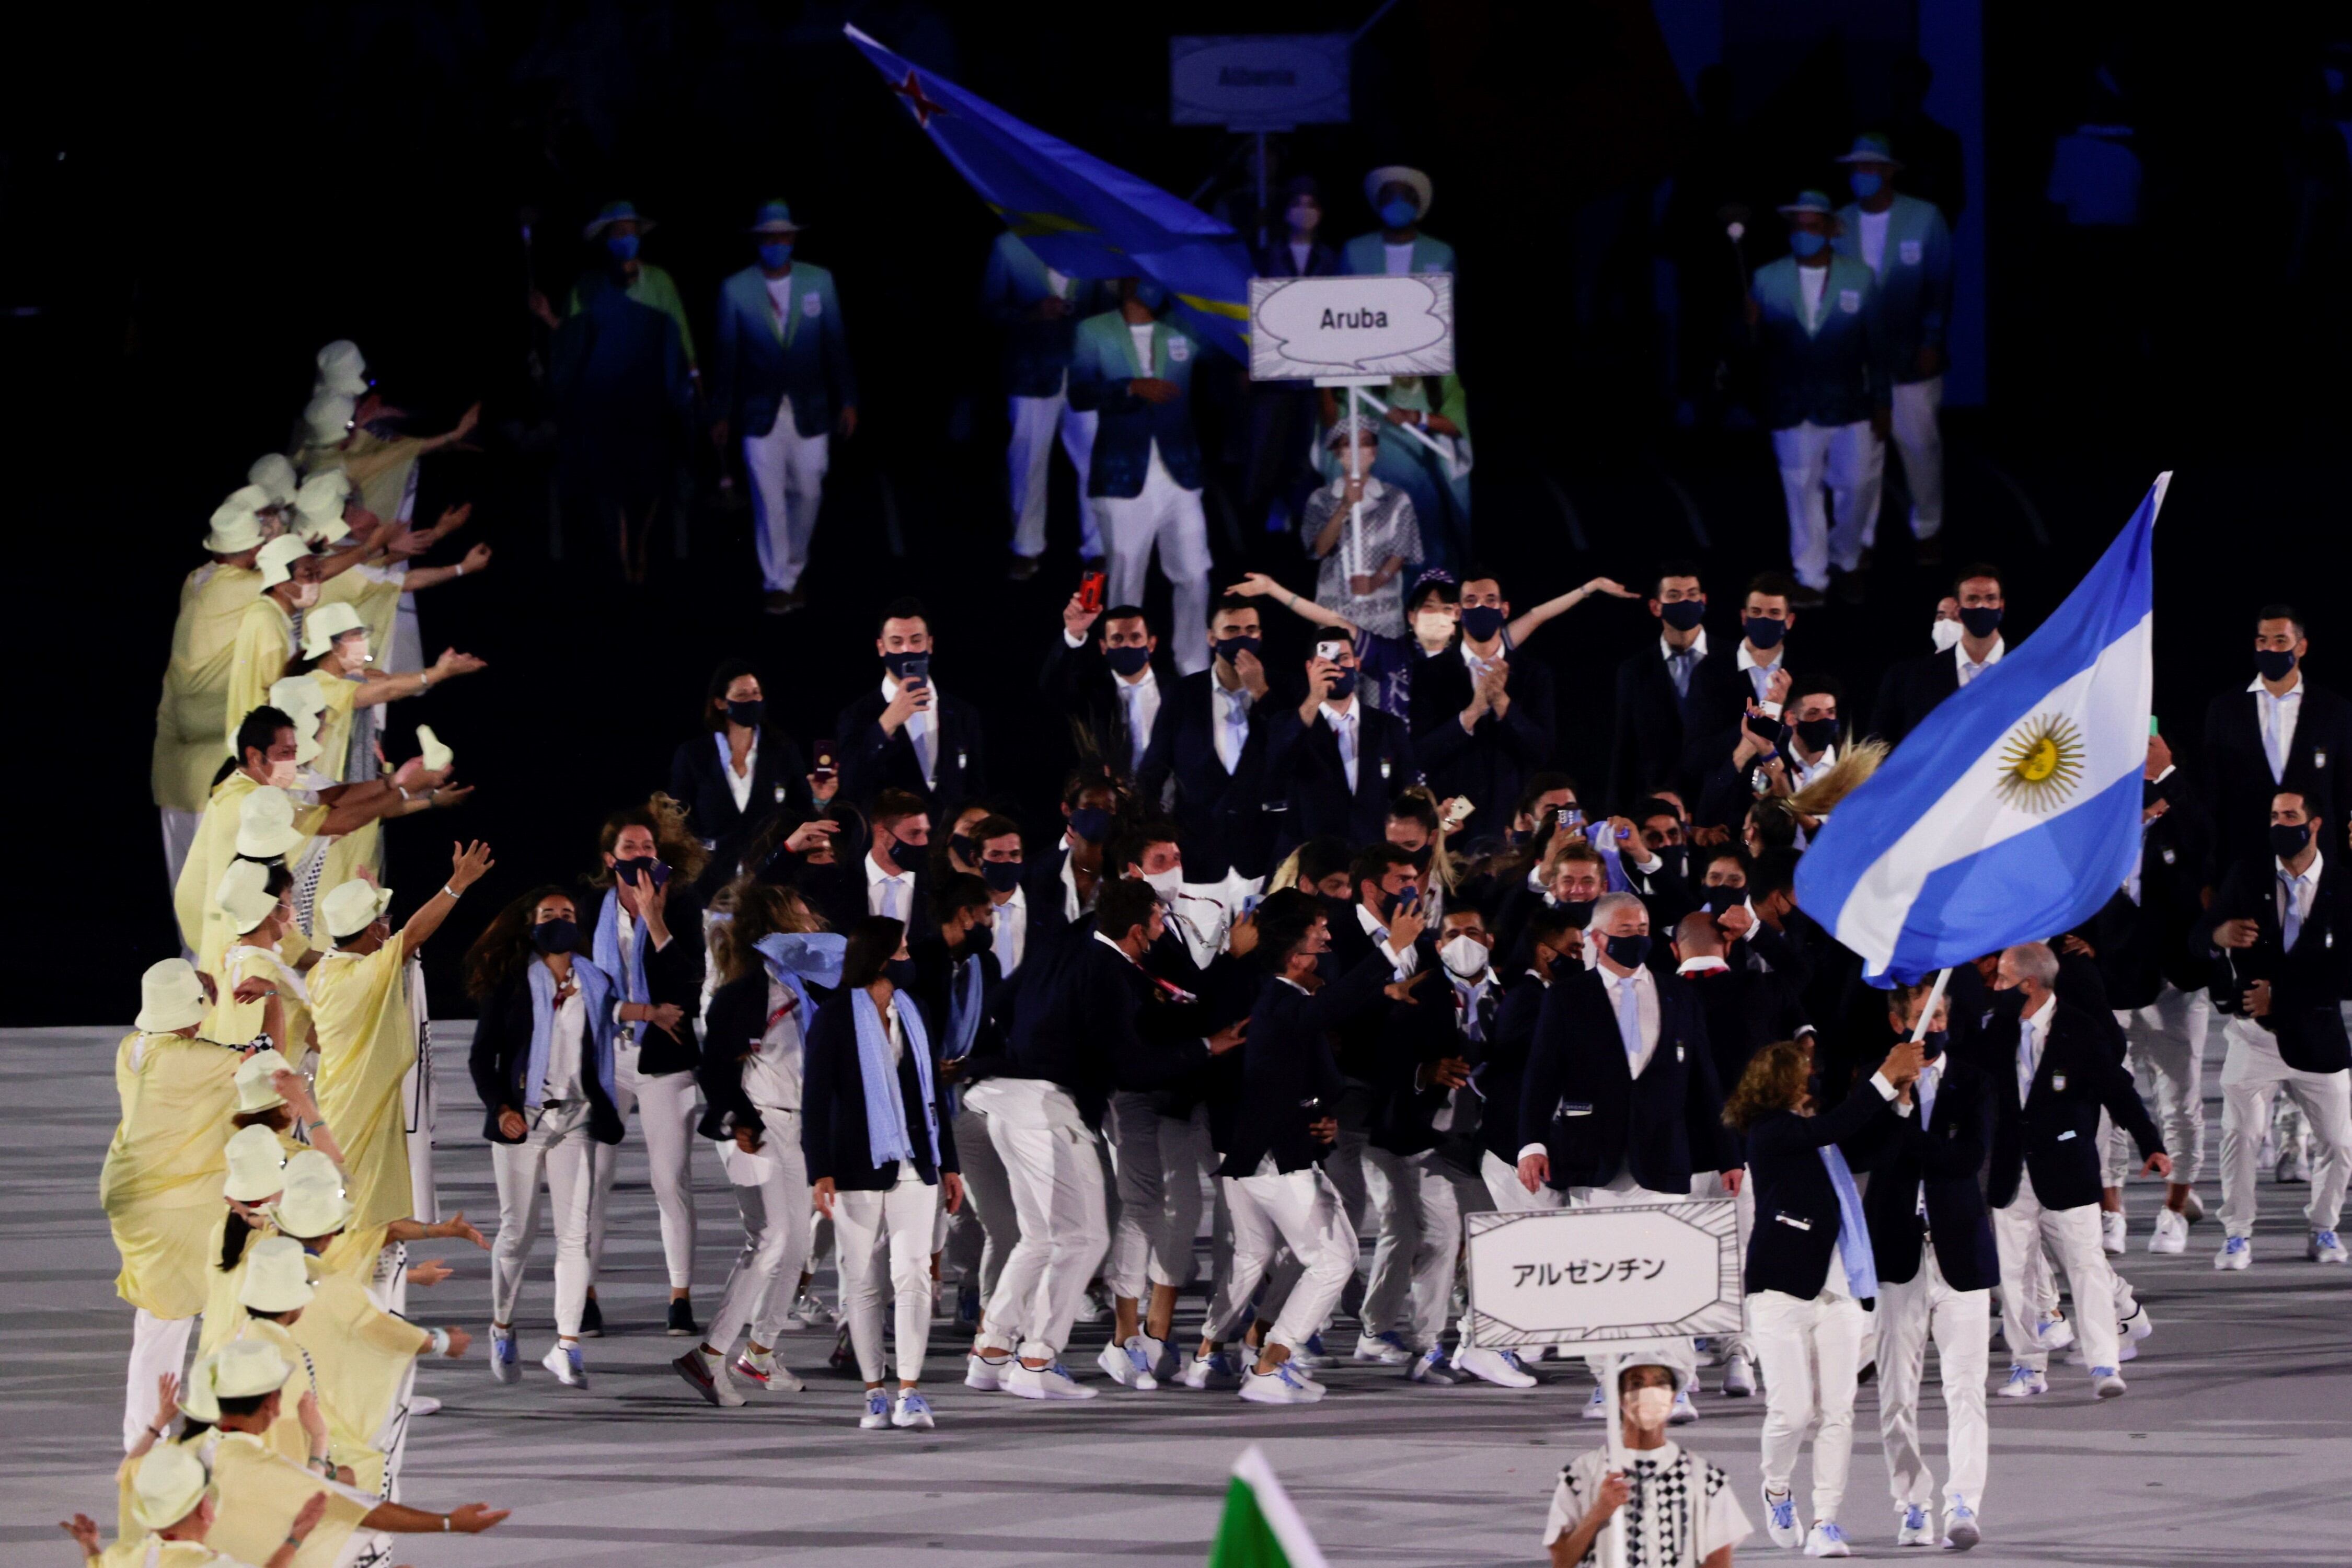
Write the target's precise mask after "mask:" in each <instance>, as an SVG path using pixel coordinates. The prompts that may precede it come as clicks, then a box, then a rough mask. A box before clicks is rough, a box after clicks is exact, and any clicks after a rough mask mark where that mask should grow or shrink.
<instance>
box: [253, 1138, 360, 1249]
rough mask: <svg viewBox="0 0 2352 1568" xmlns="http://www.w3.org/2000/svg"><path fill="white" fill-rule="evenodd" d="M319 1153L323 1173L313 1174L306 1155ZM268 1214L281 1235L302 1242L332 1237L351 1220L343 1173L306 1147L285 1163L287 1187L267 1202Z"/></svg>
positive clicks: (350, 1203)
mask: <svg viewBox="0 0 2352 1568" xmlns="http://www.w3.org/2000/svg"><path fill="white" fill-rule="evenodd" d="M310 1154H318V1155H319V1163H320V1164H322V1165H325V1166H326V1167H327V1172H326V1174H325V1175H324V1176H320V1175H317V1174H314V1173H311V1172H310V1170H309V1169H308V1168H307V1166H306V1161H305V1158H304V1157H305V1156H306V1155H310ZM269 1212H270V1215H271V1216H272V1217H274V1218H275V1219H276V1220H277V1221H278V1229H279V1230H280V1231H281V1232H283V1233H284V1234H286V1235H288V1236H290V1237H295V1238H297V1239H298V1240H301V1241H315V1240H317V1239H318V1238H319V1237H322V1236H332V1235H333V1234H334V1233H335V1232H337V1231H339V1230H341V1229H342V1228H343V1226H346V1225H349V1224H350V1223H351V1218H352V1200H351V1199H349V1198H347V1197H345V1196H344V1195H343V1184H342V1176H341V1173H340V1172H337V1171H336V1170H335V1168H334V1165H333V1164H332V1163H331V1162H329V1161H328V1159H327V1157H326V1156H325V1155H324V1154H319V1152H318V1151H317V1150H316V1149H305V1150H303V1151H302V1152H301V1153H299V1154H297V1155H295V1156H294V1158H293V1159H291V1160H289V1161H288V1162H287V1163H286V1190H285V1191H284V1192H282V1193H280V1194H278V1201H277V1202H276V1203H275V1204H273V1205H270V1209H269Z"/></svg>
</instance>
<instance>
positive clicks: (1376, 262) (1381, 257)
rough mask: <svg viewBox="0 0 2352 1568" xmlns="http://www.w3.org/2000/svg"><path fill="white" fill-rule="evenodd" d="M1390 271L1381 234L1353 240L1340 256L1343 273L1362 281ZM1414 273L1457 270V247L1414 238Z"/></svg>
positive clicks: (1415, 236) (1363, 235)
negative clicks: (1455, 262) (1455, 266)
mask: <svg viewBox="0 0 2352 1568" xmlns="http://www.w3.org/2000/svg"><path fill="white" fill-rule="evenodd" d="M1388 269H1389V254H1388V246H1387V243H1386V242H1385V241H1383V240H1382V239H1381V231H1380V230H1378V229H1374V230H1373V231H1372V232H1371V233H1370V234H1360V235H1358V236H1357V237H1355V238H1353V239H1351V240H1349V242H1348V244H1347V247H1346V248H1344V249H1343V250H1341V251H1340V252H1339V270H1340V271H1342V272H1346V273H1349V274H1352V275H1353V276H1355V277H1358V278H1374V277H1378V276H1379V275H1380V274H1381V273H1383V272H1386V271H1387V270H1388ZM1412 269H1413V270H1414V271H1415V272H1451V271H1453V270H1454V247H1452V246H1450V245H1448V244H1446V243H1445V242H1444V240H1442V239H1432V238H1431V237H1429V236H1428V235H1425V234H1416V235H1414V236H1413V237H1412Z"/></svg>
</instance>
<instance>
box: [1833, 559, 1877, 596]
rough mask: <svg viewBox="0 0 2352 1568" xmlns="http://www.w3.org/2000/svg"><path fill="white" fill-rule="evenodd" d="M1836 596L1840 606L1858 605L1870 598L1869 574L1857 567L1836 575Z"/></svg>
mask: <svg viewBox="0 0 2352 1568" xmlns="http://www.w3.org/2000/svg"><path fill="white" fill-rule="evenodd" d="M1836 586H1837V596H1838V603H1839V604H1841V605H1859V604H1862V603H1864V601H1865V600H1867V599H1868V598H1869V597H1870V574H1869V573H1867V572H1865V571H1864V570H1863V569H1862V568H1860V567H1859V566H1857V567H1855V568H1854V569H1853V571H1851V572H1841V573H1839V574H1838V575H1837V584H1836Z"/></svg>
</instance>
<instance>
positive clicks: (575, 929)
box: [530, 920, 580, 952]
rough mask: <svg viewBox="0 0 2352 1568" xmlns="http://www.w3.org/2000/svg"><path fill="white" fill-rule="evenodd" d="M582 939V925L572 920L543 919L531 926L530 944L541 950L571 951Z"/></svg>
mask: <svg viewBox="0 0 2352 1568" xmlns="http://www.w3.org/2000/svg"><path fill="white" fill-rule="evenodd" d="M579 940H580V927H579V926H578V925H577V924H576V923H575V922H573V921H564V920H555V921H540V922H539V923H538V924H537V925H535V926H533V927H531V928H530V945H531V946H533V947H535V948H537V949H539V951H540V952H571V951H572V944H573V943H574V942H578V941H579Z"/></svg>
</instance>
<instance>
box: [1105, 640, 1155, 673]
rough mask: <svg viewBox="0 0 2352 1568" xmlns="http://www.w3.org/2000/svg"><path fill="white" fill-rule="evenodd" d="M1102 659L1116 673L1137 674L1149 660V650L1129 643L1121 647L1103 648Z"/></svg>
mask: <svg viewBox="0 0 2352 1568" xmlns="http://www.w3.org/2000/svg"><path fill="white" fill-rule="evenodd" d="M1103 659H1104V661H1105V662H1106V663H1108V665H1109V666H1110V667H1111V668H1112V669H1113V670H1114V671H1116V672H1117V673H1118V674H1120V675H1139V674H1141V673H1142V670H1143V667H1144V666H1145V665H1147V664H1150V662H1151V650H1150V648H1148V647H1139V646H1137V645H1135V644H1129V645H1128V646H1126V647H1114V648H1105V649H1104V650H1103Z"/></svg>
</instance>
